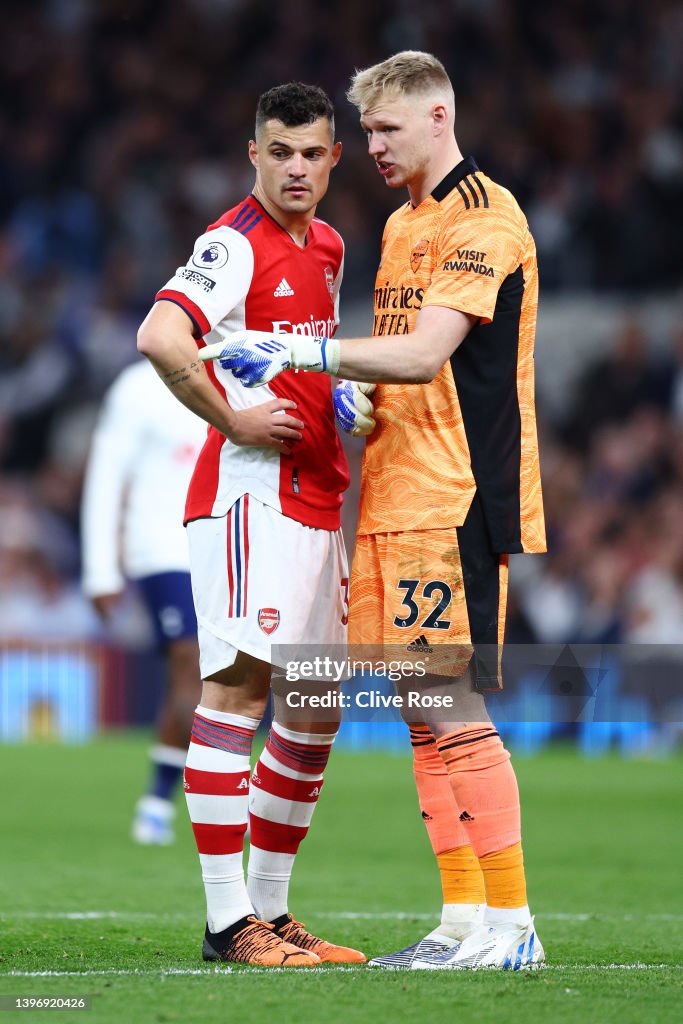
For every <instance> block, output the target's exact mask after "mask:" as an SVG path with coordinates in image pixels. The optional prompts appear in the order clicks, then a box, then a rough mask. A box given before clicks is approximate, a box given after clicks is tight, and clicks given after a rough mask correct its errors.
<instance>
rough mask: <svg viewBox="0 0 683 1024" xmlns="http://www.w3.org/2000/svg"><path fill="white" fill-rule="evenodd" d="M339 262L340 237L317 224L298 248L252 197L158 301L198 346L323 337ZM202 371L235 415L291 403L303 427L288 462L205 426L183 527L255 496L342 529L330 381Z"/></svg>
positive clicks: (334, 301)
mask: <svg viewBox="0 0 683 1024" xmlns="http://www.w3.org/2000/svg"><path fill="white" fill-rule="evenodd" d="M343 264H344V244H343V242H342V239H341V237H340V235H339V234H338V233H337V232H336V231H335V230H334V229H333V228H331V227H330V226H329V225H328V224H326V223H325V222H324V221H322V220H319V219H318V218H314V219H313V221H312V223H311V225H310V227H309V229H308V234H307V238H306V245H305V246H304V247H303V248H302V247H300V246H298V245H297V244H296V242H294V240H293V239H292V238H291V237H290V235H289V234H288V233H287V232H286V231H285V230H284V229H283V228H282V227H280V225H279V224H278V223H277V222H276V221H275V220H273V218H272V217H271V216H270V215H269V214H268V213H267V212H266V210H265V209H264V207H263V206H262V205H261V204H260V203H259V202H258V200H257V199H255V198H254V196H248V197H247V198H246V199H245V200H244V201H243V202H242V203H240V204H239V205H238V206H235V207H234V208H233V209H232V210H229V211H228V212H227V213H225V214H223V216H222V217H221V218H220V219H219V220H217V221H216V222H215V224H211V225H210V226H209V228H208V229H207V231H206V232H205V233H204V234H203V235H201V236H200V237H199V238H198V239H197V241H196V243H195V247H194V252H193V254H192V256H191V257H190V259H189V260H188V262H187V264H186V265H185V266H184V267H179V268H178V270H177V271H176V273H175V276H174V277H172V278H171V280H170V281H169V282H168V283H167V284H166V285H165V286H164V287H163V288H162V289H161V291H160V292H158V294H157V296H156V299H157V300H159V299H165V300H168V301H171V302H175V303H177V304H178V305H179V306H180V307H181V308H182V309H183V310H184V311H185V312H186V313H187V315H188V316H189V317H190V319H191V320H192V322H193V324H194V327H195V337H196V338H197V339H198V344H199V346H200V347H202V346H203V345H205V344H207V345H208V344H213V343H214V342H219V341H221V340H223V338H225V337H226V336H227V335H229V334H232V333H233V332H234V331H239V330H243V329H244V328H248V329H249V330H257V331H273V332H275V333H282V334H291V333H293V334H310V335H320V334H324V335H327V336H328V337H329V336H330V335H332V334H334V332H335V331H336V329H337V326H338V324H339V286H340V283H341V277H342V271H343ZM206 367H207V370H208V373H209V376H210V377H211V379H212V381H213V383H214V384H215V386H216V387H217V388H218V390H219V391H220V392H221V393H222V394H223V395H225V398H226V400H227V402H228V404H229V405H230V406H231V408H233V409H235V410H239V409H245V408H248V407H250V406H254V405H258V404H260V403H263V402H268V401H270V400H271V399H272V398H290V399H292V400H293V401H295V402H296V404H297V410H296V413H295V415H296V416H298V417H299V418H300V419H301V420H303V421H304V423H305V427H304V430H303V431H302V433H303V438H302V440H301V441H298V442H294V445H293V452H292V454H291V455H280V454H279V453H278V452H276V451H274V450H271V449H269V448H249V447H240V446H237V445H234V444H232V443H231V442H230V441H229V440H228V439H227V438H226V437H225V436H224V435H223V434H221V433H219V432H218V431H217V430H216V429H215V428H214V427H210V428H209V432H208V435H207V440H206V443H205V445H204V447H203V448H202V451H201V453H200V455H199V459H198V460H197V465H196V467H195V471H194V474H193V476H192V480H191V482H190V488H189V491H188V495H187V504H186V508H185V522H186V523H187V522H189V521H190V520H192V519H199V518H201V517H204V516H209V517H216V516H224V515H225V514H226V513H227V511H228V509H230V508H232V506H233V505H234V503H235V502H236V501H237V499H238V498H240V497H241V496H242V495H243V494H253V495H254V496H255V497H256V498H258V499H259V501H262V502H263V503H264V504H265V505H270V506H271V507H273V508H275V509H277V510H278V511H279V512H282V513H283V514H284V515H286V516H288V517H289V518H291V519H296V520H297V521H298V522H300V523H304V524H305V525H306V526H313V527H318V528H321V529H324V530H337V529H339V520H340V508H341V503H342V494H343V492H344V491H345V490H346V488H347V487H348V483H349V474H348V469H347V466H346V459H345V456H344V452H343V450H342V447H341V443H340V441H339V436H338V434H337V429H336V426H335V421H334V412H333V408H332V392H331V382H330V378H329V377H327V376H326V375H325V374H317V373H305V372H303V371H302V372H299V371H294V370H289V371H287V372H286V373H283V374H281V375H280V376H279V377H277V378H276V380H274V381H272V382H271V383H270V384H269V385H267V386H265V387H262V388H256V389H253V390H251V389H248V388H245V387H243V385H242V384H241V383H240V382H239V381H238V380H235V378H234V376H233V374H232V372H231V371H230V370H224V369H223V368H222V367H221V365H220V363H218V362H215V363H207V364H206Z"/></svg>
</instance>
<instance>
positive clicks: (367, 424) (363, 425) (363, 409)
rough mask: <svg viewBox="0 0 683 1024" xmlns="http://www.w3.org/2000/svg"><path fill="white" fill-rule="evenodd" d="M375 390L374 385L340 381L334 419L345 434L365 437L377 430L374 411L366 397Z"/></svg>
mask: <svg viewBox="0 0 683 1024" xmlns="http://www.w3.org/2000/svg"><path fill="white" fill-rule="evenodd" d="M374 390H375V385H374V384H359V383H357V382H356V381H354V380H340V381H339V383H338V384H337V386H336V388H335V389H334V417H335V419H336V421H337V423H338V425H339V429H340V430H343V431H344V433H345V434H352V435H353V437H365V436H367V435H368V434H371V433H372V432H373V430H374V429H375V420H374V419H373V415H372V414H373V412H374V409H373V407H372V402H371V401H370V399H369V398H367V397H366V396H367V395H371V394H372V392H373V391H374Z"/></svg>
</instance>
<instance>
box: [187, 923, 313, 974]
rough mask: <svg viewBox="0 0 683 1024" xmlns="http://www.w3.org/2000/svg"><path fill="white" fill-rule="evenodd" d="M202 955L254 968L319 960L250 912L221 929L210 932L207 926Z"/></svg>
mask: <svg viewBox="0 0 683 1024" xmlns="http://www.w3.org/2000/svg"><path fill="white" fill-rule="evenodd" d="M202 957H203V958H204V960H220V961H221V962H222V963H230V964H252V965H253V966H257V967H315V965H316V964H319V963H320V957H318V956H316V954H315V953H312V952H309V951H307V950H304V949H300V948H299V947H298V946H294V945H292V944H291V943H290V942H285V940H284V939H283V938H282V937H281V936H280V935H278V934H277V933H276V931H275V929H274V928H273V926H272V924H268V923H267V922H266V921H259V919H258V918H257V917H253V916H251V915H250V916H249V917H243V918H241V920H239V921H237V922H236V923H235V924H233V925H231V926H230V927H229V928H226V929H225V931H222V932H210V931H209V927H208V925H207V927H206V932H205V934H204V943H203V945H202Z"/></svg>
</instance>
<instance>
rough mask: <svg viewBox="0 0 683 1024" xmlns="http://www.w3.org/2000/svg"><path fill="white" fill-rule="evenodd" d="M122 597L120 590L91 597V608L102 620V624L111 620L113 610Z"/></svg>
mask: <svg viewBox="0 0 683 1024" xmlns="http://www.w3.org/2000/svg"><path fill="white" fill-rule="evenodd" d="M122 596H123V591H122V590H117V591H114V593H112V594H98V595H97V596H96V597H91V598H90V600H91V602H92V606H93V608H94V609H95V611H96V612H97V614H98V615H99V617H100V618H101V619H102V621H103V622H107V620H108V619H110V618H111V616H112V614H113V612H114V609H115V608H116V606H117V605H118V603H119V602H120V600H121V597H122Z"/></svg>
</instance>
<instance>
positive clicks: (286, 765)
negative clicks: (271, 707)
mask: <svg viewBox="0 0 683 1024" xmlns="http://www.w3.org/2000/svg"><path fill="white" fill-rule="evenodd" d="M334 737H335V733H332V734H331V735H319V734H315V733H305V732H293V731H291V730H290V729H285V728H284V726H282V725H279V724H278V723H277V722H273V724H272V726H271V728H270V733H269V734H268V740H267V742H266V745H265V747H264V750H263V753H262V754H261V757H260V758H259V760H258V763H257V765H256V768H255V769H254V773H253V775H252V777H251V785H250V787H249V829H250V832H249V842H250V851H249V866H248V868H247V892H248V894H249V898H250V900H251V902H252V903H253V905H254V909H255V910H256V913H257V914H258V916H259V917H260V918H262V920H264V921H274V920H275V918H276V917H280V916H281V915H282V914H286V913H287V909H288V908H287V897H288V891H289V879H290V877H291V874H292V868H293V866H294V858H295V856H296V853H297V850H298V849H299V843H300V842H301V840H302V839H303V838H304V836H305V835H306V833H307V832H308V826H309V825H310V823H311V818H312V817H313V811H314V810H315V805H316V803H317V802H318V797H319V796H320V790H321V788H322V784H323V772H324V771H325V766H326V765H327V759H328V757H329V756H330V750H331V748H332V743H333V741H334Z"/></svg>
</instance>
